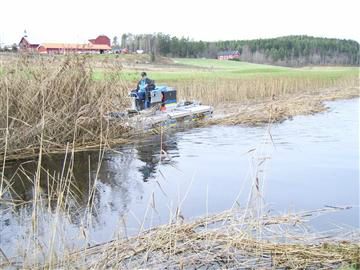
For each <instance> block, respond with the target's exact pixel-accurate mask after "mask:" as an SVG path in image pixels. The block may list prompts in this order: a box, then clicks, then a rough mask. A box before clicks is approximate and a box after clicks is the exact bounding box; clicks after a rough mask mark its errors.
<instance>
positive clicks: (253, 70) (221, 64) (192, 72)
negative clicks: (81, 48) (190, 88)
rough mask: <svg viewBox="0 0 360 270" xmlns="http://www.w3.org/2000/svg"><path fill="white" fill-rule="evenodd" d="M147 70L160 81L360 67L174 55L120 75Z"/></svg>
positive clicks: (133, 77)
mask: <svg viewBox="0 0 360 270" xmlns="http://www.w3.org/2000/svg"><path fill="white" fill-rule="evenodd" d="M141 68H143V69H144V70H146V71H147V73H148V76H149V77H150V78H151V79H153V80H155V81H157V82H161V83H163V82H174V81H186V80H195V79H210V78H215V79H242V78H243V79H246V78H253V77H254V76H256V77H265V78H266V77H268V78H279V77H295V78H296V77H302V78H309V79H323V80H334V79H339V78H341V77H347V76H354V75H357V74H359V68H358V67H305V68H288V67H280V66H271V65H261V64H252V63H247V62H238V61H221V60H216V59H178V58H176V59H173V64H171V65H151V64H148V65H142V66H141V67H135V68H132V67H131V68H129V67H125V68H124V69H123V70H122V72H120V73H119V74H120V76H121V78H122V79H124V80H126V81H132V82H136V81H137V80H138V79H139V73H140V69H141ZM103 73H104V72H103V71H102V70H99V69H98V70H95V71H94V78H95V79H97V80H99V79H100V80H101V79H104V75H103Z"/></svg>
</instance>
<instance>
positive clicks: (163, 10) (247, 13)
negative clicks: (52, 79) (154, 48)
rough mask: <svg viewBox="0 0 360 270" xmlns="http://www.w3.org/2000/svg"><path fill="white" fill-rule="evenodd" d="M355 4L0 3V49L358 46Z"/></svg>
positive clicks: (276, 0)
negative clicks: (56, 45) (90, 44)
mask: <svg viewBox="0 0 360 270" xmlns="http://www.w3.org/2000/svg"><path fill="white" fill-rule="evenodd" d="M359 10H360V1H359V0H327V1H326V0H246V1H243V0H221V1H220V0H217V1H212V0H207V1H206V0H180V1H171V0H137V1H134V0H101V1H98V0H97V1H93V0H60V1H59V0H58V1H52V0H0V44H1V45H6V44H13V43H18V42H19V41H20V39H21V37H22V36H23V33H24V30H26V32H27V35H28V38H29V40H30V41H31V42H33V43H36V42H38V43H45V42H64V43H71V42H76V43H82V42H87V40H88V39H90V38H96V36H98V35H100V34H105V35H107V36H109V37H110V39H112V38H113V37H114V36H118V37H121V35H122V34H123V33H133V34H140V33H158V32H162V33H165V34H170V35H172V36H173V35H174V36H178V37H182V36H184V37H189V38H191V39H194V40H203V41H215V40H229V39H233V40H234V39H256V38H273V37H279V36H286V35H310V36H317V37H328V38H341V39H353V40H356V41H358V42H360V30H359V28H360V27H359V25H360V16H359V15H360V12H359Z"/></svg>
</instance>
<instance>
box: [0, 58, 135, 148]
mask: <svg viewBox="0 0 360 270" xmlns="http://www.w3.org/2000/svg"><path fill="white" fill-rule="evenodd" d="M119 70H120V68H119V67H116V66H115V67H113V68H112V69H109V68H108V72H107V74H106V75H107V79H106V80H103V81H94V80H93V79H92V69H91V66H90V65H89V64H88V61H87V59H86V57H77V56H69V57H65V58H39V57H29V56H23V57H19V58H16V59H13V60H12V61H11V64H7V65H4V66H3V67H2V74H1V75H0V153H5V152H7V154H8V155H12V154H16V153H25V152H26V153H27V154H32V153H33V154H34V153H37V152H38V151H39V146H40V143H41V144H42V147H43V150H44V151H45V152H46V151H49V150H51V149H52V150H54V149H62V150H64V149H65V146H66V143H68V142H71V143H72V144H74V145H76V146H79V147H82V146H86V145H88V144H93V143H98V142H99V141H104V140H105V139H106V138H119V137H121V136H122V134H123V133H124V132H125V131H126V127H125V125H124V123H123V124H121V123H119V122H118V123H117V124H116V125H114V124H112V123H110V122H108V121H106V120H105V119H104V117H103V115H104V114H105V113H106V112H108V111H119V110H123V109H124V107H126V106H128V103H127V102H128V101H127V99H126V98H125V97H126V96H127V93H128V90H127V87H126V85H125V84H124V83H123V82H122V81H121V80H119V79H118V77H119V76H115V75H114V74H117V72H119Z"/></svg>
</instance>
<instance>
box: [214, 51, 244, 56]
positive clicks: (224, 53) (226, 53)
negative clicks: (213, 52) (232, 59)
mask: <svg viewBox="0 0 360 270" xmlns="http://www.w3.org/2000/svg"><path fill="white" fill-rule="evenodd" d="M234 54H240V53H239V51H222V52H218V54H217V55H218V56H226V55H234Z"/></svg>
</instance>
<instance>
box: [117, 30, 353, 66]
mask: <svg viewBox="0 0 360 270" xmlns="http://www.w3.org/2000/svg"><path fill="white" fill-rule="evenodd" d="M113 46H114V47H119V48H127V49H128V50H129V51H130V52H134V51H136V50H138V49H141V50H143V51H144V52H145V53H149V54H151V55H152V59H153V60H155V57H156V55H161V56H167V57H180V58H216V57H217V54H218V53H220V52H223V51H239V53H240V59H239V60H240V61H247V62H251V63H259V64H273V65H282V66H305V65H345V66H357V65H359V43H358V42H357V41H354V40H343V39H334V38H319V37H312V36H285V37H279V38H271V39H254V40H226V41H215V42H208V41H201V40H200V41H194V40H192V39H190V38H186V37H181V38H178V37H176V36H171V35H168V34H163V33H156V34H141V35H133V34H130V33H128V34H123V35H122V36H121V40H118V38H117V37H114V39H113Z"/></svg>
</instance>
